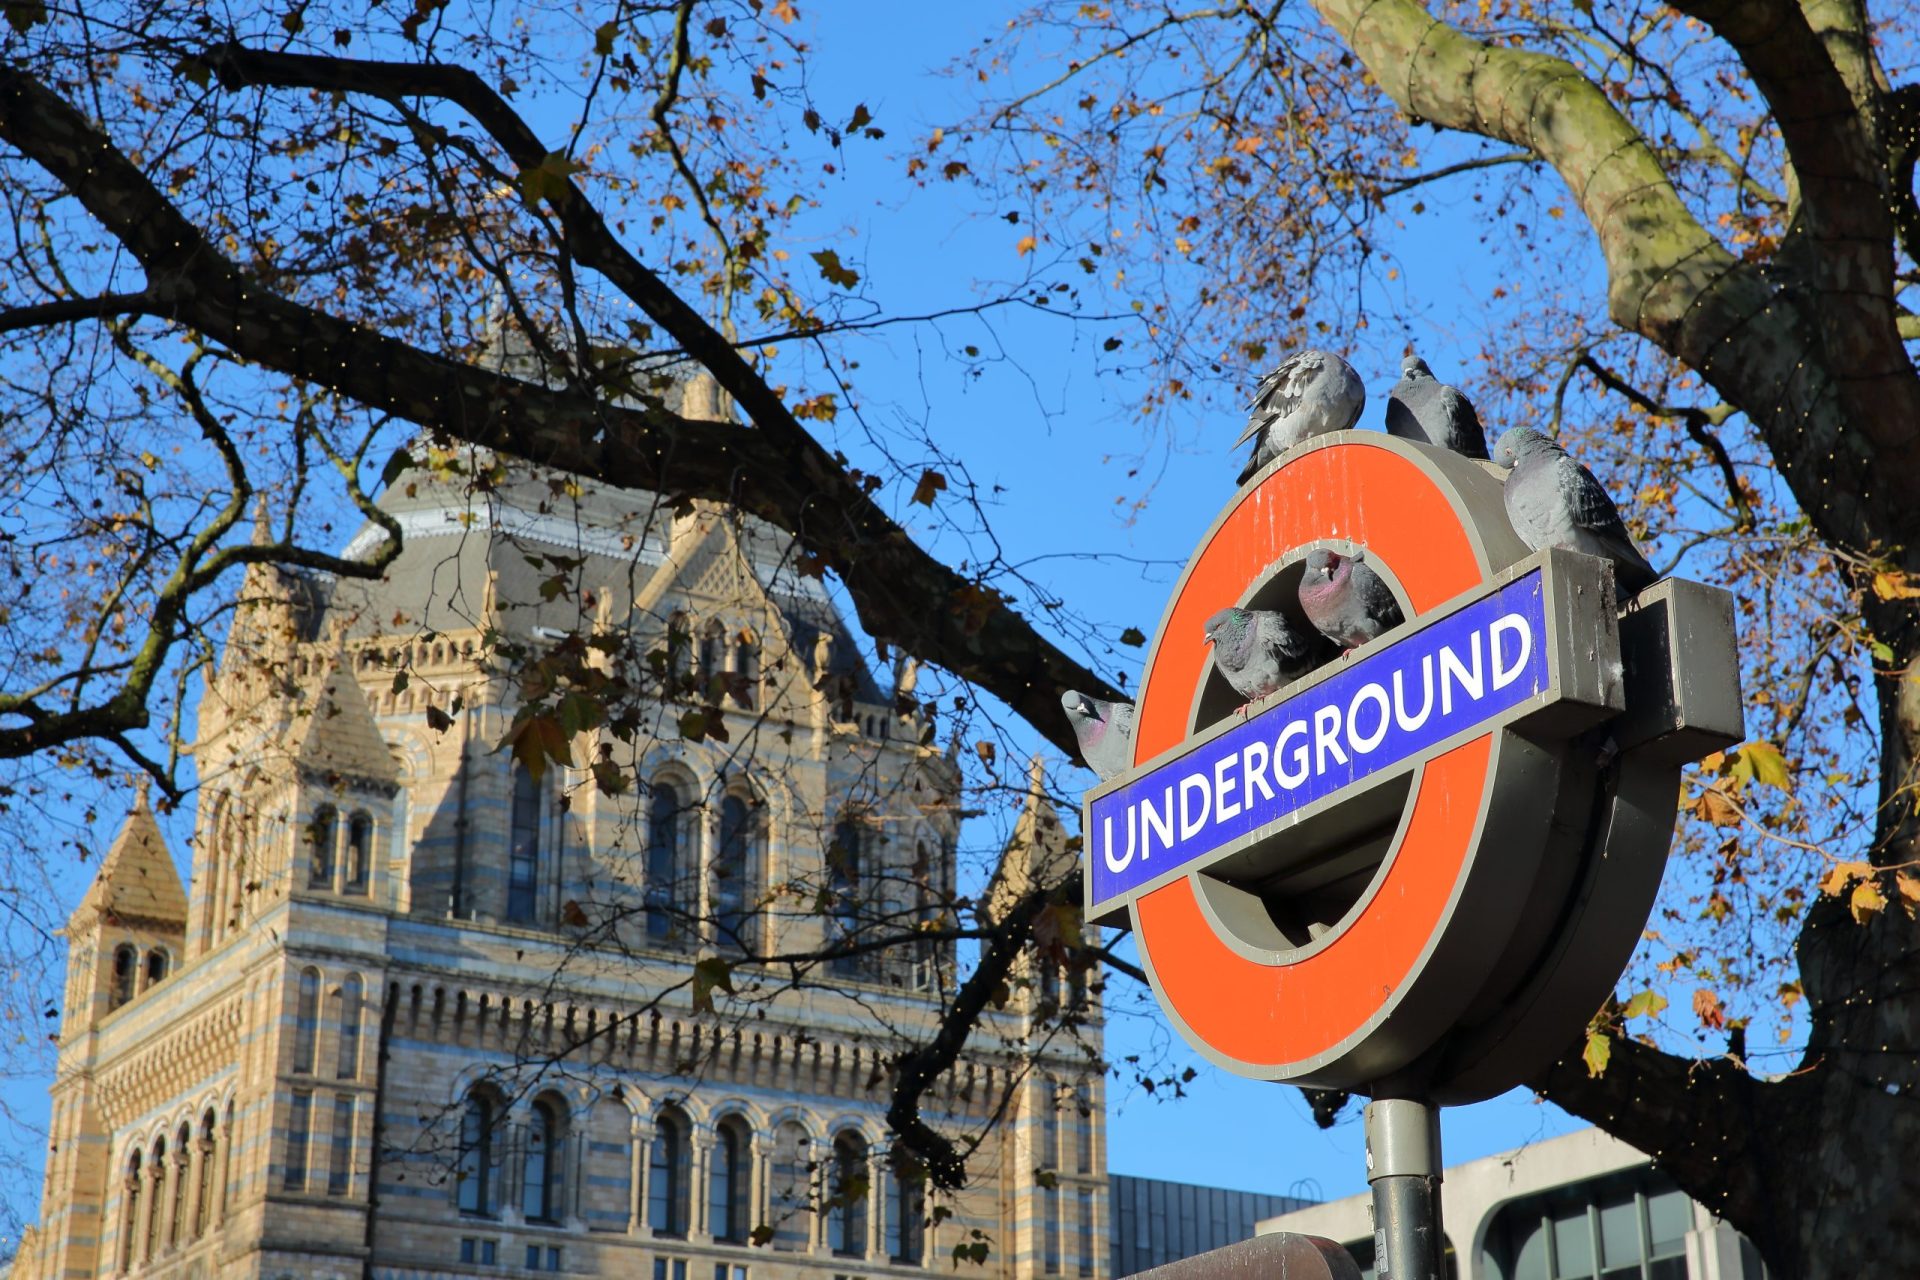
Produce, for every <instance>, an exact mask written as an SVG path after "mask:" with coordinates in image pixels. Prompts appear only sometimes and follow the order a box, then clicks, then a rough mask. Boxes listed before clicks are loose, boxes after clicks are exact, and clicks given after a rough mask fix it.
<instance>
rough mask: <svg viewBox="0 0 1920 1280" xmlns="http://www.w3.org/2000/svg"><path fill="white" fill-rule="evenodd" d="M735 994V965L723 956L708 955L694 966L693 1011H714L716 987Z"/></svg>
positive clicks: (729, 993)
mask: <svg viewBox="0 0 1920 1280" xmlns="http://www.w3.org/2000/svg"><path fill="white" fill-rule="evenodd" d="M716 988H717V989H719V990H721V991H724V992H726V993H727V994H728V995H732V994H733V965H732V964H731V963H729V962H728V961H727V960H726V959H724V958H723V957H721V956H708V957H707V958H706V959H705V960H702V961H700V962H699V963H698V964H696V965H694V966H693V1011H694V1012H695V1013H712V1012H713V993H714V990H715V989H716Z"/></svg>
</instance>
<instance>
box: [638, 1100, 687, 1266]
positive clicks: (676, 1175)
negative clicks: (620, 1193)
mask: <svg viewBox="0 0 1920 1280" xmlns="http://www.w3.org/2000/svg"><path fill="white" fill-rule="evenodd" d="M688 1163H689V1161H688V1144H687V1120H686V1117H685V1116H683V1115H682V1114H681V1113H680V1112H679V1111H678V1110H676V1109H669V1110H666V1111H662V1112H661V1113H660V1115H659V1116H658V1117H657V1118H656V1119H655V1120H654V1122H653V1149H652V1152H651V1153H650V1155H649V1156H648V1159H647V1225H648V1226H649V1227H651V1228H652V1229H653V1233H654V1234H655V1235H657V1236H684V1235H685V1234H687V1167H688Z"/></svg>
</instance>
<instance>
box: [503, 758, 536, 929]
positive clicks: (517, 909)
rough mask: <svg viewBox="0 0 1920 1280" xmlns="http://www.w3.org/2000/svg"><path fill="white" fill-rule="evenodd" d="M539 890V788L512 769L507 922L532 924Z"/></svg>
mask: <svg viewBox="0 0 1920 1280" xmlns="http://www.w3.org/2000/svg"><path fill="white" fill-rule="evenodd" d="M539 886H540V784H539V783H538V782H536V781H535V780H534V777H533V774H532V772H531V771H530V770H528V769H527V768H526V767H525V766H524V765H521V764H518V763H516V764H515V765H514V766H513V814H512V832H511V834H510V836H509V840H508V845H507V919H508V920H511V921H513V922H515V923H517V924H531V923H532V922H533V920H534V915H535V911H536V910H537V904H538V897H539Z"/></svg>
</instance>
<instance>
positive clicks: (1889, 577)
mask: <svg viewBox="0 0 1920 1280" xmlns="http://www.w3.org/2000/svg"><path fill="white" fill-rule="evenodd" d="M1873 594H1875V595H1876V596H1879V597H1880V598H1881V599H1882V600H1916V599H1920V585H1916V584H1915V583H1914V581H1913V579H1911V578H1909V577H1908V576H1907V575H1906V574H1904V573H1902V572H1900V571H1899V570H1898V569H1882V570H1881V571H1880V572H1878V573H1876V574H1874V575H1873Z"/></svg>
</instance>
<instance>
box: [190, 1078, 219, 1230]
mask: <svg viewBox="0 0 1920 1280" xmlns="http://www.w3.org/2000/svg"><path fill="white" fill-rule="evenodd" d="M217 1124H218V1120H217V1118H216V1117H215V1115H214V1113H213V1108H212V1107H208V1108H207V1111H206V1114H205V1115H203V1116H201V1117H200V1142H199V1144H198V1152H199V1156H200V1183H199V1186H198V1187H197V1188H195V1191H194V1197H193V1238H194V1239H195V1240H198V1239H199V1238H200V1237H201V1236H203V1235H205V1234H207V1223H208V1222H209V1221H210V1220H211V1219H212V1217H213V1175H214V1172H215V1171H216V1169H217V1166H216V1165H215V1164H214V1155H215V1149H214V1129H215V1127H216V1125H217Z"/></svg>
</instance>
